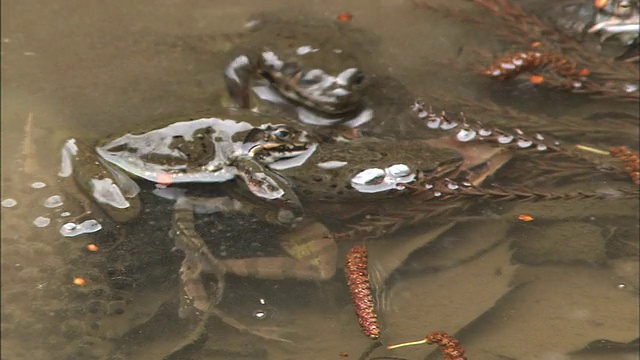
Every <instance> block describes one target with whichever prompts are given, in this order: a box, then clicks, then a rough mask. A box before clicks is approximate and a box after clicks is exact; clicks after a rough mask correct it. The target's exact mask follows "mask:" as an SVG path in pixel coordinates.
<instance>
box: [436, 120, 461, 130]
mask: <svg viewBox="0 0 640 360" xmlns="http://www.w3.org/2000/svg"><path fill="white" fill-rule="evenodd" d="M456 126H458V123H457V122H455V121H444V122H443V123H442V124H441V125H440V129H442V130H451V129H453V128H455V127H456Z"/></svg>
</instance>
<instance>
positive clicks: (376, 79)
mask: <svg viewBox="0 0 640 360" xmlns="http://www.w3.org/2000/svg"><path fill="white" fill-rule="evenodd" d="M250 24H251V29H250V31H249V32H247V34H246V36H244V39H243V40H244V41H241V42H240V43H239V44H237V46H236V47H235V48H234V49H232V50H230V51H228V52H227V53H226V55H225V56H226V57H228V58H229V60H228V65H227V66H226V68H225V70H224V74H223V77H224V81H225V85H226V89H227V93H228V96H229V97H230V100H231V104H232V105H231V107H237V108H244V109H251V110H252V111H255V112H257V113H260V114H263V115H270V114H280V113H284V114H286V115H287V116H289V117H291V118H294V119H297V120H298V121H299V122H300V123H302V124H304V125H306V127H307V128H309V129H312V130H313V131H315V132H316V133H319V134H321V135H325V134H327V133H328V135H327V136H335V137H339V136H347V137H348V131H347V130H349V129H354V128H355V129H358V128H361V127H362V126H363V125H372V126H373V124H377V123H380V122H383V121H385V119H386V118H387V117H388V116H391V117H394V116H397V115H398V114H399V113H400V112H401V111H402V110H404V108H401V107H398V106H397V104H401V103H402V101H397V99H398V97H399V96H400V95H401V94H404V93H406V91H399V90H398V89H403V85H402V84H401V83H400V82H399V81H398V80H396V79H394V78H393V77H392V76H390V75H389V74H388V72H387V68H388V67H387V66H384V65H383V66H379V65H378V64H377V63H376V62H375V61H377V60H373V61H372V60H367V61H364V60H365V58H366V57H368V59H374V57H372V56H371V55H373V53H374V52H375V51H376V46H377V45H376V39H374V38H372V37H371V36H370V35H369V34H364V33H363V32H360V31H359V30H358V29H357V28H354V27H352V26H351V24H344V23H339V22H330V21H326V20H320V19H305V22H301V21H299V20H296V19H294V20H291V19H287V18H282V17H279V16H273V15H270V14H267V15H262V16H256V17H254V19H253V20H251V21H250ZM403 90H404V89H403ZM389 94H393V96H389ZM390 122H391V121H390ZM392 122H393V123H394V124H395V123H402V122H396V121H392ZM327 129H330V130H327ZM389 130H393V132H394V133H397V129H391V128H390V127H389V128H385V129H378V131H375V134H376V135H377V134H382V133H384V131H389ZM367 131H368V132H371V133H373V131H372V130H367ZM345 134H347V135H345Z"/></svg>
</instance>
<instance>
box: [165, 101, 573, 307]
mask: <svg viewBox="0 0 640 360" xmlns="http://www.w3.org/2000/svg"><path fill="white" fill-rule="evenodd" d="M412 111H413V112H415V113H416V118H417V119H419V120H420V121H417V122H419V123H423V126H424V127H425V128H427V129H430V130H433V131H431V132H430V133H431V136H423V137H420V138H415V139H407V140H402V139H401V140H397V139H396V140H392V139H388V138H380V137H362V138H358V139H356V140H353V141H350V142H345V141H333V142H329V141H326V142H322V143H320V144H319V146H318V147H317V149H316V151H315V152H314V153H313V154H312V155H311V156H309V157H308V158H307V159H306V160H305V161H304V162H301V163H300V164H298V166H295V167H287V168H280V167H279V166H278V163H277V162H275V163H272V164H270V165H269V167H270V168H271V169H272V170H274V171H277V172H278V173H279V174H280V175H281V176H283V177H284V178H286V179H287V180H288V181H289V182H290V184H291V186H292V189H293V191H295V192H296V194H297V195H298V197H299V199H300V202H301V204H302V208H303V209H304V214H305V216H304V217H303V219H302V220H301V221H300V222H298V223H296V224H295V226H290V225H291V224H283V225H285V227H283V232H282V233H283V235H282V236H280V237H279V238H278V239H277V242H278V245H279V246H280V247H281V248H282V250H283V254H282V255H281V256H262V257H253V258H251V257H249V258H231V259H226V258H225V259H222V258H219V257H216V256H215V255H214V253H213V252H212V251H209V250H206V251H207V256H199V255H198V254H199V252H197V251H196V252H193V253H192V254H189V255H187V256H188V257H190V258H191V259H193V261H192V262H191V263H190V264H189V265H190V266H189V267H188V268H184V269H183V270H182V272H181V277H182V279H183V283H184V284H185V294H186V295H185V296H186V298H187V299H188V300H189V301H188V305H189V306H191V307H192V308H193V310H194V311H196V312H204V311H205V309H207V308H208V307H209V306H210V299H209V296H208V294H207V291H206V289H205V287H204V285H203V283H202V275H203V274H205V273H206V272H207V271H208V267H209V266H210V264H211V263H215V264H218V265H219V266H220V267H221V268H222V269H223V270H224V273H225V274H235V275H238V276H249V277H255V278H263V279H274V280H281V279H287V278H295V279H300V280H307V281H326V280H328V279H330V278H332V277H333V276H334V274H335V270H336V258H337V257H338V255H337V253H338V248H337V245H336V235H337V234H336V233H335V232H333V231H332V230H331V229H330V227H331V226H330V225H329V224H330V223H333V222H335V221H342V220H344V219H345V218H355V217H359V216H362V215H364V214H366V216H372V215H373V216H378V215H380V216H384V215H385V212H387V211H388V210H389V209H394V208H398V207H402V206H411V205H410V204H412V203H413V204H414V205H416V204H419V202H421V201H425V200H430V199H438V198H441V197H445V196H443V195H444V194H445V193H446V194H449V195H451V194H455V193H456V191H458V190H460V191H461V192H463V191H464V189H475V188H476V187H478V186H481V185H482V184H483V182H484V181H485V179H486V178H487V177H488V176H490V175H491V174H493V173H494V172H496V171H497V170H499V169H500V168H501V167H502V166H503V165H504V164H506V163H508V162H509V161H510V160H511V158H512V155H513V153H514V152H517V151H532V152H539V153H549V152H562V151H564V150H563V148H562V147H561V146H560V145H559V143H558V142H556V141H555V140H553V139H550V138H545V137H544V136H542V135H541V134H534V135H531V136H529V135H528V134H525V133H524V132H522V131H520V130H516V131H512V132H509V131H504V130H500V129H497V128H492V127H485V126H483V125H482V124H478V123H472V122H471V121H466V120H464V119H462V120H461V119H458V120H453V119H452V118H449V117H448V116H446V115H445V114H437V113H435V112H434V111H433V110H431V109H428V108H426V107H425V105H424V104H423V103H421V102H417V103H415V104H413V105H412ZM451 132H453V133H454V135H453V136H451ZM519 191H523V192H522V193H520V194H526V193H527V192H526V191H524V190H523V189H519ZM232 193H233V192H232ZM425 193H426V194H428V195H427V196H425ZM514 193H515V192H514ZM416 194H420V196H419V197H415V196H416ZM478 194H480V193H478ZM170 196H174V199H175V200H176V201H177V210H176V212H175V217H174V228H173V230H172V236H173V237H174V239H175V241H176V244H177V245H176V246H177V247H179V248H181V249H187V250H186V251H187V252H188V251H190V250H188V249H198V251H201V250H200V249H208V245H207V243H206V241H205V240H203V238H202V237H201V236H200V234H198V232H197V230H196V227H195V225H194V223H195V220H194V212H197V211H200V212H228V213H232V212H239V213H244V214H249V215H252V214H255V210H249V209H255V207H259V206H260V205H256V204H255V201H263V200H264V199H259V198H257V197H252V198H251V200H252V201H251V204H247V202H243V201H242V196H241V195H240V196H237V195H236V196H231V197H223V198H203V197H197V196H192V197H190V196H187V195H184V194H178V195H175V194H174V195H170ZM398 204H403V205H402V206H399V205H398ZM263 205H266V206H269V205H268V204H263ZM196 209H200V210H196ZM202 209H209V210H202ZM334 220H335V221H334ZM265 241H267V240H265Z"/></svg>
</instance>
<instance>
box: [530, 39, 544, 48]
mask: <svg viewBox="0 0 640 360" xmlns="http://www.w3.org/2000/svg"><path fill="white" fill-rule="evenodd" d="M540 45H542V43H541V42H540V41H535V42H532V43H531V48H532V49H535V48H537V47H538V46H540Z"/></svg>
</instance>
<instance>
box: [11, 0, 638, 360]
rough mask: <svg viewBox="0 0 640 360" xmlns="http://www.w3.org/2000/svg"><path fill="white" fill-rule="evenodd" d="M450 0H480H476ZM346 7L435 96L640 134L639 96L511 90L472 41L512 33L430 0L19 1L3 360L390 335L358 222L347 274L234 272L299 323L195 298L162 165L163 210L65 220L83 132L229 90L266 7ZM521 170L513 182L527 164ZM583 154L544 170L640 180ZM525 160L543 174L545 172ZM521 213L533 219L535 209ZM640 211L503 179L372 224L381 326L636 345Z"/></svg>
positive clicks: (593, 136) (287, 349)
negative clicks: (68, 167)
mask: <svg viewBox="0 0 640 360" xmlns="http://www.w3.org/2000/svg"><path fill="white" fill-rule="evenodd" d="M430 3H431V4H434V5H444V4H447V6H451V7H452V8H465V9H471V11H474V10H473V8H472V7H471V5H469V4H468V3H467V2H464V1H459V2H449V1H445V0H440V1H431V2H430ZM537 3H540V2H539V1H538V2H537ZM342 11H349V12H351V13H352V14H353V15H354V18H353V20H352V21H351V23H350V24H347V25H349V26H351V25H353V27H355V28H357V29H359V30H362V33H364V34H366V36H364V37H363V38H362V39H363V40H362V43H361V44H360V45H359V46H361V47H362V48H363V49H364V50H365V51H368V52H370V54H371V55H370V56H368V57H367V62H368V64H367V65H368V68H370V69H373V71H376V72H378V73H381V74H385V76H389V77H392V78H393V79H395V80H396V81H398V82H399V83H401V84H403V86H404V90H405V91H406V92H407V93H409V94H415V97H416V98H417V97H422V98H427V99H428V100H429V101H438V102H437V103H434V105H435V106H436V107H437V108H439V109H441V108H443V107H444V108H447V109H451V111H453V112H456V111H459V110H464V111H465V112H466V113H467V115H471V116H473V115H474V107H473V105H470V103H469V101H471V99H473V100H475V101H491V102H495V103H497V104H500V106H505V108H503V109H507V108H506V106H509V109H516V111H519V112H521V113H527V114H528V115H530V116H528V117H526V116H521V117H520V119H521V120H522V121H523V123H518V124H515V125H512V126H519V127H527V126H528V127H529V128H530V129H536V128H538V129H539V130H540V131H542V132H544V131H546V132H548V133H553V130H554V129H558V133H557V134H558V135H557V136H558V137H561V138H562V140H563V141H566V142H582V141H586V142H588V143H589V144H590V145H593V146H598V147H602V148H606V147H608V146H615V145H626V146H629V147H631V148H634V149H637V147H638V143H637V137H638V109H637V104H628V103H622V102H616V101H606V100H599V101H592V100H585V99H584V98H579V97H575V96H568V95H566V94H559V93H549V92H545V91H538V90H536V89H533V88H531V87H526V86H525V87H523V88H515V89H514V88H510V90H504V88H502V87H501V86H500V85H499V84H498V85H496V84H494V83H491V82H489V80H488V79H486V78H483V77H481V76H479V75H478V73H477V71H475V70H474V69H476V68H478V67H482V66H483V65H486V60H485V59H482V58H480V57H478V56H477V55H476V54H474V52H473V51H472V50H471V49H474V48H482V49H484V50H485V51H489V52H494V53H500V52H502V51H504V48H503V47H502V46H503V45H501V43H500V41H499V39H498V38H497V37H496V36H495V34H492V33H490V32H488V31H486V29H484V28H483V29H482V30H478V28H475V27H474V26H473V25H471V24H466V23H464V22H462V21H459V20H456V19H452V18H447V17H445V16H443V15H442V14H439V13H435V12H433V11H428V10H427V9H423V8H418V7H416V6H415V4H414V3H413V2H411V1H404V0H384V1H360V0H352V1H348V2H345V1H335V0H326V1H305V2H300V1H277V2H276V1H271V2H260V1H243V2H239V1H229V0H219V1H215V2H212V1H202V0H193V1H188V2H185V1H175V0H158V1H151V0H143V1H135V2H131V1H121V0H114V1H109V2H99V1H85V2H76V1H69V0H59V1H56V2H47V1H35V0H34V1H28V2H27V1H11V0H10V1H4V2H3V3H2V142H1V146H2V152H1V155H2V180H1V181H2V184H1V185H2V209H1V210H2V273H1V276H2V328H1V332H0V333H1V336H2V359H3V360H5V359H6V360H22V359H83V360H84V359H161V358H163V357H164V356H167V355H168V354H173V355H172V356H173V357H172V358H173V359H310V360H315V359H318V360H325V359H341V358H343V356H345V355H346V354H348V356H349V357H348V358H352V359H358V358H359V356H360V355H361V354H363V353H364V352H365V351H366V349H367V348H368V347H370V346H371V345H372V341H371V340H369V339H368V338H366V337H365V336H364V335H362V334H361V332H360V329H359V328H358V324H357V320H356V317H355V315H354V312H353V308H352V305H351V300H350V298H349V294H348V288H347V286H346V283H345V280H344V277H343V275H342V264H343V260H344V253H345V252H346V250H347V249H348V248H349V246H350V245H351V243H340V244H339V248H340V253H341V254H342V255H340V256H339V258H338V264H339V269H338V270H337V271H336V276H334V277H333V278H332V279H331V280H329V281H324V282H319V281H317V282H316V281H296V280H259V279H251V278H241V277H233V276H230V277H229V279H228V281H227V289H226V292H225V295H224V298H223V299H222V301H221V302H220V304H219V306H218V307H219V309H220V310H221V311H224V313H225V314H226V315H227V316H228V317H229V318H231V319H234V321H237V322H240V323H242V324H243V325H244V326H246V327H248V328H268V329H266V330H265V331H267V332H268V333H269V334H272V335H274V336H281V337H283V338H286V339H287V340H289V341H287V342H284V341H274V340H269V339H263V338H260V337H256V336H254V335H251V334H248V333H247V332H242V331H239V330H238V329H236V328H234V326H231V325H230V324H229V323H228V322H225V321H221V320H220V319H219V318H217V317H216V316H213V317H212V318H211V319H210V321H208V322H207V323H206V324H201V323H192V322H188V321H185V320H183V319H181V318H179V317H178V314H177V311H176V308H177V305H176V304H177V302H178V294H179V288H180V284H179V277H178V268H179V267H180V260H181V258H180V255H179V254H175V253H173V252H171V249H172V247H173V243H172V241H171V240H169V238H168V236H167V234H168V232H169V230H170V228H171V223H170V222H171V219H172V216H173V215H172V213H173V204H172V202H171V201H168V200H162V199H158V198H157V197H156V196H155V195H153V194H151V192H150V190H151V189H152V188H153V187H152V186H150V185H148V184H146V185H144V184H143V185H142V186H143V192H142V201H143V203H144V204H145V210H144V211H143V213H142V215H141V217H140V219H138V220H135V222H134V223H133V224H129V225H126V226H125V225H121V224H115V223H113V222H110V221H108V220H106V219H103V218H101V217H100V215H99V214H97V213H94V214H92V217H90V218H89V219H90V220H93V219H94V218H95V220H98V221H99V222H100V223H101V224H102V225H100V227H99V228H98V227H97V226H96V225H95V223H87V224H85V227H86V231H87V233H86V234H82V235H79V236H75V237H64V236H61V233H60V229H61V227H62V226H63V224H64V223H66V222H67V221H68V220H67V219H71V218H73V217H74V216H76V215H78V214H80V213H81V212H82V210H83V209H82V205H81V204H80V202H78V201H77V200H75V199H73V198H70V197H69V196H67V195H66V194H67V193H66V191H65V190H66V188H65V187H66V186H67V184H65V183H64V182H63V181H61V179H60V178H59V177H58V176H57V174H58V171H59V169H58V168H59V165H60V149H61V147H62V145H63V143H64V140H65V139H66V138H69V137H78V138H82V139H85V140H86V141H87V142H92V141H97V140H99V139H102V138H105V137H107V136H109V135H113V134H118V133H126V132H129V131H133V130H135V129H146V128H149V127H150V126H153V124H155V123H157V122H162V121H165V122H166V121H167V119H171V118H174V117H175V116H176V115H178V114H189V113H197V112H199V111H202V110H206V109H209V108H210V107H211V105H212V103H213V102H216V101H218V99H217V98H216V97H217V96H218V94H220V93H221V92H222V91H223V90H224V82H223V79H222V76H221V75H222V73H223V68H224V66H225V62H226V61H227V60H228V59H227V58H226V57H225V56H224V54H225V53H226V52H227V51H228V50H230V49H231V48H232V47H233V46H234V42H235V41H236V36H235V35H234V34H238V33H242V32H243V31H245V24H246V23H247V21H248V19H250V18H251V17H252V16H255V15H256V14H265V13H266V14H272V15H273V14H277V15H278V16H282V17H286V18H292V19H296V20H297V21H301V22H303V23H304V21H306V20H305V19H307V18H314V19H324V20H326V21H332V20H333V19H334V18H335V17H336V16H337V15H338V14H339V13H340V12H342ZM386 95H387V99H389V103H390V104H392V103H400V104H401V105H400V106H405V104H404V102H405V101H407V100H409V101H407V103H406V108H407V109H408V108H409V106H410V105H411V101H412V98H409V99H407V98H405V97H404V95H400V93H396V92H393V91H390V92H388V93H387V94H386ZM482 111H485V112H486V110H478V113H481V112H482ZM500 111H505V112H506V110H500ZM607 114H609V115H607ZM611 114H614V115H611ZM515 118H516V119H518V116H516V117H515ZM629 119H631V120H629ZM405 120H406V119H403V120H402V121H405ZM496 120H499V121H500V123H501V124H504V121H505V120H502V119H496ZM556 121H557V123H555V122H556ZM524 122H526V123H524ZM398 126H403V124H402V123H399V124H398ZM393 135H394V134H389V136H391V137H392V136H393ZM526 158H527V156H526V155H519V156H518V159H521V160H524V162H526V160H527V159H526ZM518 166H519V165H514V169H517V167H518ZM520 171H527V168H526V167H524V168H523V169H520ZM504 172H505V174H504V175H503V177H502V181H503V182H508V181H509V180H510V179H511V178H510V175H509V169H505V170H504ZM520 174H521V173H520ZM582 175H583V176H580V177H575V178H571V177H570V176H569V177H568V178H566V179H564V180H565V181H560V182H554V183H552V185H553V187H551V188H546V190H548V191H554V192H565V191H573V190H576V189H585V190H593V191H609V189H617V188H624V187H629V186H631V184H630V182H629V181H628V180H626V179H624V178H621V177H616V176H613V175H611V174H608V173H605V172H600V171H596V170H594V172H593V173H590V174H587V175H584V174H582ZM519 179H520V180H519V181H520V182H525V183H526V181H528V180H530V181H531V183H532V184H534V185H536V186H542V187H544V186H545V182H544V179H537V180H536V179H526V180H523V179H522V177H520V178H519ZM499 180H500V178H498V179H496V181H499ZM398 210H402V209H398ZM520 214H529V215H531V216H532V217H533V218H534V219H535V220H534V221H532V222H523V221H519V220H518V216H519V215H520ZM638 218H639V209H638V199H637V198H633V197H632V198H630V199H622V200H621V199H614V200H602V199H592V200H581V199H571V200H559V201H541V202H523V203H519V202H512V201H501V202H497V201H492V200H490V199H485V200H481V201H472V202H469V203H466V204H465V205H464V206H461V207H460V208H459V209H457V210H455V211H452V212H447V215H446V217H436V218H434V219H433V221H429V222H428V223H426V224H421V225H419V226H417V227H412V228H410V229H408V230H407V231H401V232H398V233H397V234H394V235H391V236H386V237H383V238H382V239H378V240H376V241H372V242H370V243H369V242H368V243H367V244H368V246H369V252H370V255H369V256H370V259H369V263H370V269H371V272H372V273H374V274H375V276H377V277H378V278H377V279H376V280H375V282H376V284H377V285H378V286H377V287H376V289H375V290H376V302H377V306H378V313H379V315H380V319H381V322H382V337H381V341H382V343H383V344H384V345H389V344H393V343H398V342H403V341H410V340H417V339H419V338H421V337H424V336H425V335H426V334H428V333H431V332H433V331H446V332H447V333H449V334H452V335H454V334H455V335H456V337H458V338H459V339H460V340H461V343H462V344H463V346H464V347H465V349H466V355H467V357H468V358H469V359H478V360H482V359H637V357H638V354H637V351H636V352H634V351H633V350H629V349H630V348H631V349H633V345H631V346H629V345H625V344H628V343H630V342H633V341H637V338H638V336H639V334H638V321H639V314H638V288H639V285H638V276H639V274H638V236H639V235H638V231H639V228H638V220H639V219H638ZM233 221H236V219H231V220H230V223H231V225H233V223H232V222H233ZM198 222H199V223H198V226H199V229H201V231H202V232H206V231H210V232H211V233H213V232H214V230H211V228H212V226H210V224H209V220H208V219H207V218H206V217H205V216H200V217H198ZM239 224H240V225H238V227H240V226H242V227H243V229H244V230H245V231H243V234H242V235H243V236H240V234H236V233H235V232H234V230H235V228H234V227H233V226H231V227H230V228H229V227H227V228H224V229H222V230H220V229H218V230H220V231H221V232H225V234H226V235H225V237H224V239H223V241H224V242H225V244H224V245H225V249H226V251H229V252H233V251H238V252H243V253H245V254H246V253H249V252H253V253H260V254H264V253H267V252H268V251H270V250H269V249H268V247H269V246H268V245H269V244H268V240H269V239H272V238H274V237H276V236H278V235H279V234H278V233H277V230H271V229H266V228H263V227H260V226H259V225H251V224H246V223H239ZM74 230H77V229H74ZM229 234H231V235H229ZM216 236H217V235H216ZM256 239H260V240H261V241H260V240H256ZM265 242H267V244H266V245H265V244H264V243H265ZM88 244H95V245H96V246H97V251H93V250H96V249H95V248H91V247H89V248H88V247H87V245H88ZM77 278H81V279H82V280H77ZM223 320H224V319H223ZM199 326H202V327H204V330H202V329H199V330H198V327H199ZM201 330H202V331H201ZM194 334H196V335H194ZM201 334H206V335H207V336H206V337H200V335H201ZM609 342H610V343H609ZM185 344H188V346H185V347H184V349H182V351H181V352H177V353H174V351H173V349H175V348H179V347H182V346H184V345H185ZM598 345H600V346H598ZM635 349H636V350H637V345H636V346H635ZM376 356H378V357H380V358H383V357H382V356H396V357H397V358H400V359H426V358H428V359H438V358H439V357H440V354H439V353H438V352H437V351H434V349H433V348H432V347H429V346H417V347H411V348H404V349H398V350H393V351H392V350H385V349H383V348H378V349H376V350H374V352H373V353H372V354H371V355H370V356H369V358H370V359H373V358H376Z"/></svg>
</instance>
